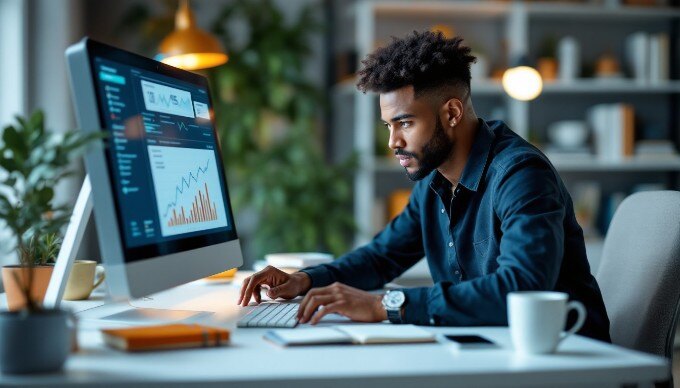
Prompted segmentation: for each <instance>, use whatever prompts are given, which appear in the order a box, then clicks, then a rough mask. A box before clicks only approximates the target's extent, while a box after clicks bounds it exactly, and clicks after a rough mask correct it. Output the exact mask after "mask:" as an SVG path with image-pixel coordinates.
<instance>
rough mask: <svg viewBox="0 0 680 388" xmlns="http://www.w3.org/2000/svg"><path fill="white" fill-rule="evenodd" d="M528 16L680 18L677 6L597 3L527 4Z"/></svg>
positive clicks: (618, 19) (604, 18)
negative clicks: (608, 4)
mask: <svg viewBox="0 0 680 388" xmlns="http://www.w3.org/2000/svg"><path fill="white" fill-rule="evenodd" d="M526 7H527V13H528V15H529V16H530V17H537V18H542V19H550V20H553V19H558V20H560V21H563V20H565V19H572V20H574V19H576V20H583V19H594V20H607V19H611V20H615V21H626V22H628V21H631V20H634V21H639V20H655V19H656V20H671V19H675V18H680V8H677V7H654V6H651V7H640V6H618V7H617V6H613V7H607V6H601V5H597V4H578V5H571V4H527V5H526Z"/></svg>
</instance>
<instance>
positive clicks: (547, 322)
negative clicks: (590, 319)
mask: <svg viewBox="0 0 680 388" xmlns="http://www.w3.org/2000/svg"><path fill="white" fill-rule="evenodd" d="M568 300H569V295H568V294H566V293H564V292H551V291H520V292H511V293H509V294H508V324H509V326H510V336H511V337H512V344H513V345H514V347H515V351H516V352H518V353H520V354H547V353H553V352H554V351H555V349H557V345H558V344H559V343H560V342H562V340H564V339H565V338H567V337H568V336H570V335H572V334H574V333H576V332H577V331H579V330H580V329H581V327H582V326H583V324H584V323H585V321H586V308H585V306H583V303H581V302H578V301H571V302H568ZM572 309H573V310H576V312H577V313H578V318H577V319H576V323H575V324H574V326H572V328H571V329H569V331H567V332H564V331H563V330H564V325H565V324H566V320H567V313H568V312H569V311H570V310H572Z"/></svg>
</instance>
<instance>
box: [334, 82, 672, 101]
mask: <svg viewBox="0 0 680 388" xmlns="http://www.w3.org/2000/svg"><path fill="white" fill-rule="evenodd" d="M356 83H357V81H356V80H355V79H353V78H352V79H349V80H346V81H342V82H340V83H338V84H336V85H335V86H334V91H335V93H339V94H341V95H348V94H352V93H355V92H356V93H359V91H358V90H357V88H356ZM471 87H472V95H473V96H480V95H484V96H495V95H497V96H501V95H503V94H504V91H503V86H502V85H501V83H500V82H498V81H492V80H484V81H472V85H471ZM579 93H584V94H585V93H596V94H612V93H627V94H670V93H680V81H676V80H672V81H665V82H662V83H659V84H654V83H641V82H638V81H635V80H632V79H623V80H598V79H580V80H576V81H572V82H559V81H551V82H547V81H546V83H545V84H544V85H543V92H542V95H551V94H579ZM539 98H540V97H539Z"/></svg>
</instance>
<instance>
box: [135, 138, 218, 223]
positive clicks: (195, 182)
mask: <svg viewBox="0 0 680 388" xmlns="http://www.w3.org/2000/svg"><path fill="white" fill-rule="evenodd" d="M148 151H149V162H150V165H151V175H152V177H153V186H154V190H155V194H156V199H157V201H156V203H157V206H158V214H159V218H160V228H161V235H162V236H172V235H177V234H182V233H188V232H196V231H201V230H206V229H213V228H219V227H225V226H228V220H227V215H226V211H225V208H224V204H223V201H222V199H221V189H220V178H219V174H218V170H217V162H216V160H215V152H214V151H212V150H206V149H199V148H185V147H166V146H148Z"/></svg>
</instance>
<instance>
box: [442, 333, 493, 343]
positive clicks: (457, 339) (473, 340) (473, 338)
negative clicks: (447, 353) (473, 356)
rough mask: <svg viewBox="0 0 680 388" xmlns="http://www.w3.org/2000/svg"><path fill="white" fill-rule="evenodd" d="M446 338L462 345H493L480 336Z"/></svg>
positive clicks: (452, 336) (447, 336) (449, 336)
mask: <svg viewBox="0 0 680 388" xmlns="http://www.w3.org/2000/svg"><path fill="white" fill-rule="evenodd" d="M445 337H446V339H448V340H449V341H454V342H458V343H461V344H493V342H491V341H489V340H488V339H486V338H484V337H480V336H478V335H445Z"/></svg>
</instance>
